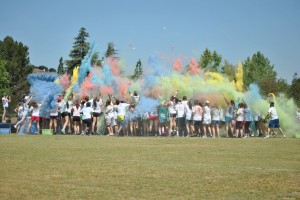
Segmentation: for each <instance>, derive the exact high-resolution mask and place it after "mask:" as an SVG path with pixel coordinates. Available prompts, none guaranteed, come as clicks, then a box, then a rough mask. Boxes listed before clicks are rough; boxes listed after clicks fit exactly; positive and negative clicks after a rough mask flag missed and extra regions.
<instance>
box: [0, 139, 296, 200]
mask: <svg viewBox="0 0 300 200" xmlns="http://www.w3.org/2000/svg"><path fill="white" fill-rule="evenodd" d="M299 152H300V140H299V139H292V138H287V139H282V138H270V139H263V138H251V139H232V138H230V139H227V138H221V139H211V138H207V139H202V138H155V137H107V136H90V137H89V136H34V135H32V136H17V135H9V136H4V135H0V199H1V200H3V199H299V198H300V154H299Z"/></svg>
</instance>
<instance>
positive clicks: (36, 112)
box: [29, 104, 41, 117]
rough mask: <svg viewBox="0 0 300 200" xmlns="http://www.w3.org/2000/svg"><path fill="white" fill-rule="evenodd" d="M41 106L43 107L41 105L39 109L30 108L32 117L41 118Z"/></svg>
mask: <svg viewBox="0 0 300 200" xmlns="http://www.w3.org/2000/svg"><path fill="white" fill-rule="evenodd" d="M40 106H41V104H38V107H37V108H34V107H33V106H31V107H30V109H29V112H31V111H32V114H31V116H33V117H39V116H40Z"/></svg>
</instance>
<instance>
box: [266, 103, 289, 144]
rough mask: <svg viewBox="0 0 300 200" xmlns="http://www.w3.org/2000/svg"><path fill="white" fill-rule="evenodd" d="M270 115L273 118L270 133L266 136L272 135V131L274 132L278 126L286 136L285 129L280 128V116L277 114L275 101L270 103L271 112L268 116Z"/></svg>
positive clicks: (270, 123) (269, 128)
mask: <svg viewBox="0 0 300 200" xmlns="http://www.w3.org/2000/svg"><path fill="white" fill-rule="evenodd" d="M268 117H270V118H271V121H270V122H269V127H268V133H267V135H266V136H265V138H269V137H270V132H274V128H278V129H279V131H280V132H281V134H282V135H283V137H284V138H285V137H286V136H285V134H284V133H283V130H282V129H281V128H280V124H279V118H278V115H277V111H276V108H275V107H274V102H271V103H270V108H269V112H268V115H267V117H266V118H268ZM275 135H276V134H275ZM275 135H274V136H275Z"/></svg>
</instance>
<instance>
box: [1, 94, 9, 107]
mask: <svg viewBox="0 0 300 200" xmlns="http://www.w3.org/2000/svg"><path fill="white" fill-rule="evenodd" d="M2 105H3V108H7V107H8V99H7V98H6V97H3V98H2Z"/></svg>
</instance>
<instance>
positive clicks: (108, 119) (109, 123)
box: [105, 117, 114, 126]
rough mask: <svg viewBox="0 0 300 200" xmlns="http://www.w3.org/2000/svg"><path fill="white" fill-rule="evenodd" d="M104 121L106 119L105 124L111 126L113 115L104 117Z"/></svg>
mask: <svg viewBox="0 0 300 200" xmlns="http://www.w3.org/2000/svg"><path fill="white" fill-rule="evenodd" d="M105 121H106V125H107V126H113V125H114V117H106V118H105Z"/></svg>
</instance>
